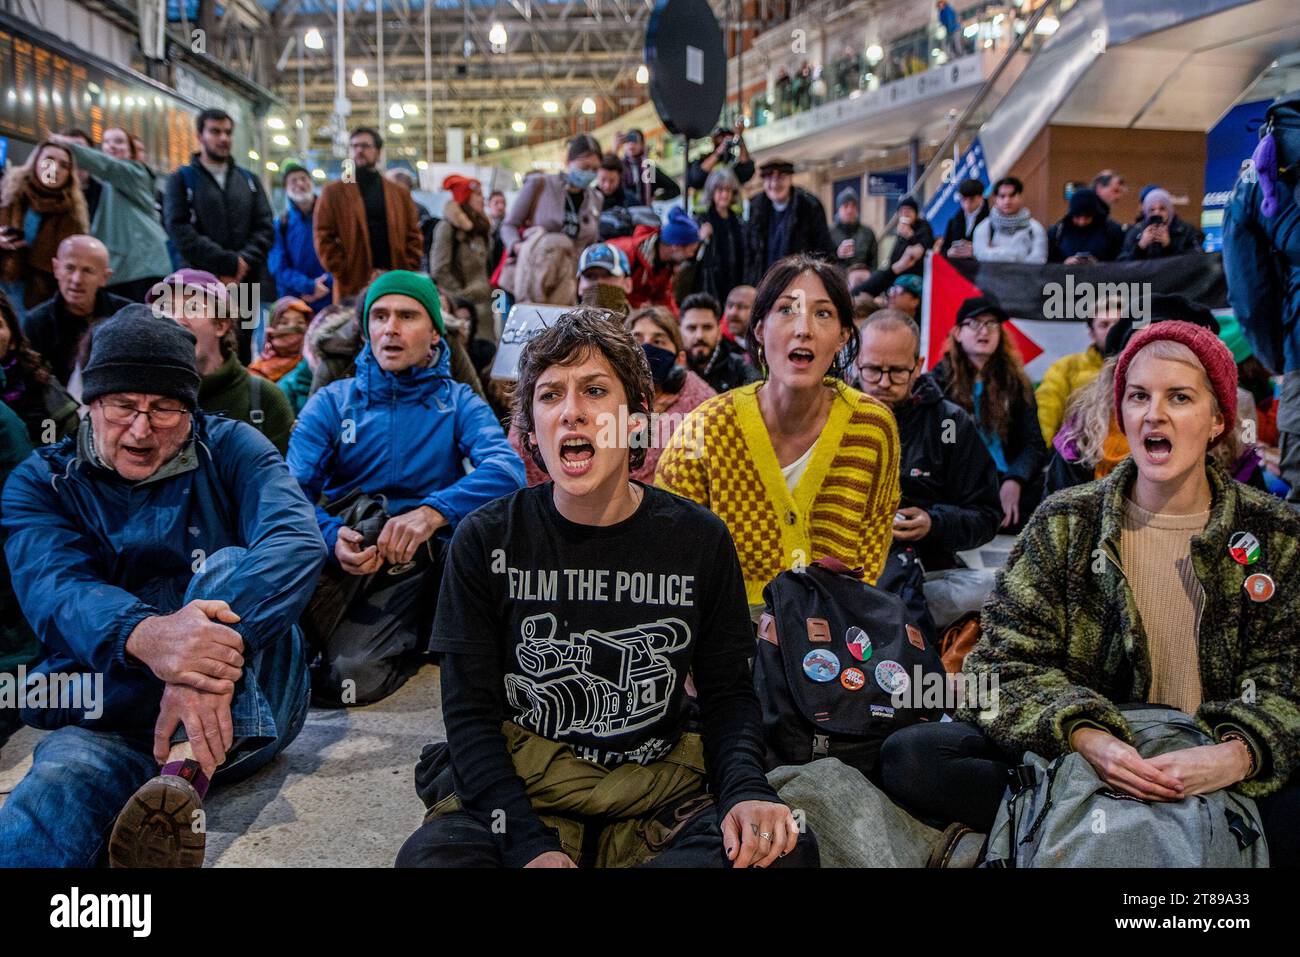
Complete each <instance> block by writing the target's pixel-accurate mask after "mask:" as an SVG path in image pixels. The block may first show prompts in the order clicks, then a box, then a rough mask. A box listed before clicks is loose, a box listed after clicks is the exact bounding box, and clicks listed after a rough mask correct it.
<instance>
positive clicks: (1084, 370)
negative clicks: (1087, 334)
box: [1034, 346, 1102, 452]
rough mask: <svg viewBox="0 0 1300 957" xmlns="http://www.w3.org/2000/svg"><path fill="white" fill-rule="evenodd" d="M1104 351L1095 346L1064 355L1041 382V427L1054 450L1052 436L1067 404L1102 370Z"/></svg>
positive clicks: (1039, 397) (1063, 415) (1057, 429)
mask: <svg viewBox="0 0 1300 957" xmlns="http://www.w3.org/2000/svg"><path fill="white" fill-rule="evenodd" d="M1101 364H1102V358H1101V353H1100V352H1099V351H1098V350H1097V347H1096V346H1088V348H1087V350H1086V351H1084V352H1074V353H1071V354H1070V355H1068V356H1062V357H1061V358H1059V359H1057V360H1056V361H1055V362H1053V363H1052V365H1051V367H1050V368H1049V369H1048V370H1047V374H1046V375H1045V376H1043V381H1042V382H1041V383H1039V385H1038V390H1037V391H1036V392H1035V393H1034V398H1035V399H1037V400H1038V427H1039V428H1040V429H1042V430H1043V441H1044V442H1046V443H1047V445H1048V451H1049V452H1050V451H1051V445H1052V439H1054V438H1056V433H1057V432H1058V431H1060V428H1061V421H1062V420H1063V419H1064V418H1065V403H1066V401H1067V400H1068V399H1069V398H1070V396H1071V394H1072V393H1073V392H1074V390H1075V389H1081V388H1083V387H1084V386H1085V385H1087V384H1088V383H1089V382H1091V381H1092V380H1093V379H1095V378H1097V373H1098V372H1100V371H1101Z"/></svg>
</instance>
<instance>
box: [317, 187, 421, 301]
mask: <svg viewBox="0 0 1300 957" xmlns="http://www.w3.org/2000/svg"><path fill="white" fill-rule="evenodd" d="M383 185H384V213H385V216H386V217H387V219H388V249H389V251H390V254H391V255H392V262H393V268H394V269H415V270H418V269H419V268H420V256H421V254H422V253H423V252H424V237H423V235H422V234H421V233H420V216H419V213H418V212H416V209H415V200H413V199H411V191H410V190H409V189H407V188H406V187H405V186H403V185H402V184H401V183H394V182H392V181H391V180H389V179H387V178H385V179H384V180H383ZM314 234H315V245H316V257H317V258H318V259H319V260H320V262H321V265H322V266H324V267H325V268H326V269H327V270H329V272H330V273H332V274H333V276H334V301H335V302H338V301H339V300H341V299H344V298H346V297H347V296H352V295H355V294H356V293H358V292H360V291H361V290H362V289H364V288H365V287H366V286H367V285H369V284H370V273H371V272H372V271H373V270H374V266H373V265H372V263H371V261H370V230H369V228H368V227H367V225H366V207H365V203H364V202H362V200H361V188H360V187H359V186H357V184H356V183H344V182H342V181H340V182H335V183H330V184H329V185H328V186H326V187H325V188H324V189H323V190H321V194H320V199H318V200H317V201H316V215H315V223H314Z"/></svg>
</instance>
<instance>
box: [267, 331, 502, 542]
mask: <svg viewBox="0 0 1300 957" xmlns="http://www.w3.org/2000/svg"><path fill="white" fill-rule="evenodd" d="M464 459H469V462H470V465H471V466H473V471H472V472H471V473H470V474H468V475H466V474H465V469H464V466H463V464H462V462H463V460H464ZM288 462H289V471H290V472H292V473H293V476H294V478H296V479H297V480H298V482H299V484H300V485H301V486H302V490H303V492H304V493H305V494H306V496H307V498H308V499H310V500H311V501H312V502H319V501H321V498H322V496H324V499H325V501H326V502H331V503H332V502H337V501H338V500H339V499H341V498H343V497H344V496H345V495H348V494H350V493H351V492H353V491H356V490H358V489H360V490H361V491H363V492H365V493H366V494H367V495H371V496H381V495H382V496H383V497H384V499H385V501H386V509H387V511H388V514H389V515H400V514H402V513H403V512H409V511H410V510H411V509H413V508H416V507H418V506H420V505H427V506H429V507H430V508H434V509H437V510H438V511H439V512H440V513H441V514H442V515H443V516H444V517H445V518H446V519H447V522H448V526H449V527H448V528H447V529H443V530H440V532H439V534H440V535H443V534H445V535H447V536H450V534H451V532H453V531H455V528H456V525H457V523H459V522H460V520H461V519H463V518H464V517H465V516H466V515H468V514H469V513H470V512H472V511H474V509H476V508H478V507H479V506H480V505H484V504H486V503H488V502H490V501H492V500H493V499H495V498H500V497H501V496H502V495H506V494H508V493H510V492H513V491H515V490H516V489H519V488H522V487H523V484H524V465H523V463H522V462H521V461H519V456H517V455H516V454H515V451H514V449H512V448H511V447H510V443H509V442H507V441H506V437H505V433H503V432H502V431H501V426H500V424H499V423H498V422H497V421H496V418H495V417H494V416H493V414H492V409H491V408H490V407H489V406H488V404H487V403H486V402H484V401H483V400H482V399H480V398H479V397H478V396H476V395H475V394H474V391H473V390H472V389H471V388H470V387H469V386H467V385H465V384H464V383H460V382H456V381H455V380H454V379H452V377H451V360H450V352H449V351H448V350H447V349H445V348H439V349H438V357H437V359H436V360H435V362H434V364H433V365H431V366H428V367H425V368H415V369H409V370H407V371H406V372H405V373H402V374H400V375H396V374H394V373H391V372H385V371H384V370H383V369H381V368H380V367H379V362H378V360H376V359H375V357H374V354H373V353H371V351H370V345H369V344H368V343H367V344H366V346H365V348H363V349H362V350H361V354H360V355H359V356H357V368H356V375H355V377H353V378H351V379H341V380H339V381H337V382H331V383H330V384H329V385H327V386H325V388H323V389H321V390H320V391H319V392H317V393H316V394H315V395H313V396H312V397H311V398H310V399H309V400H308V401H307V405H306V406H304V407H303V410H302V415H300V416H299V417H298V424H297V426H296V427H295V428H294V430H293V434H292V435H291V436H290V438H289V455H288ZM316 518H317V521H318V522H319V524H320V530H321V534H322V535H323V537H324V539H325V544H326V546H328V548H329V549H330V553H331V555H332V554H333V551H334V543H335V541H336V540H337V538H338V531H339V528H340V527H341V526H342V524H343V523H342V520H341V519H340V518H338V517H337V516H333V515H329V514H328V513H327V512H326V511H325V510H324V509H323V508H321V507H320V506H319V505H318V506H317V507H316Z"/></svg>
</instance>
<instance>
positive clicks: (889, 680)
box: [876, 659, 911, 695]
mask: <svg viewBox="0 0 1300 957" xmlns="http://www.w3.org/2000/svg"><path fill="white" fill-rule="evenodd" d="M876 684H878V685H880V687H881V688H882V689H883V690H884V691H885V692H886V693H888V694H891V695H894V694H907V689H908V687H909V685H910V684H911V682H910V681H909V680H908V677H907V669H906V668H904V667H903V666H902V665H900V664H899V663H898V662H897V661H890V660H889V659H885V660H884V661H882V662H881V663H880V664H878V665H876Z"/></svg>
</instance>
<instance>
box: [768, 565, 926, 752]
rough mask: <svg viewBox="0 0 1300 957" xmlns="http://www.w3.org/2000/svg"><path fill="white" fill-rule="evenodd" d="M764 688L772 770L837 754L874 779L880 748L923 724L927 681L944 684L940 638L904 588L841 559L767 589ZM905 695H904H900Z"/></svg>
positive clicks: (779, 580) (784, 575)
mask: <svg viewBox="0 0 1300 957" xmlns="http://www.w3.org/2000/svg"><path fill="white" fill-rule="evenodd" d="M763 600H764V602H765V604H766V607H765V609H764V612H763V616H762V619H761V620H760V623H759V627H758V637H759V641H758V643H757V644H758V649H757V654H756V656H755V659H754V688H755V691H756V692H757V695H758V700H759V704H760V707H761V709H762V714H763V737H764V742H765V744H766V747H767V760H768V765H769V767H777V766H780V765H787V764H805V763H807V762H809V761H813V760H816V759H818V758H825V757H834V758H838V759H839V760H841V761H843V762H844V763H845V764H848V765H851V766H852V767H855V768H857V769H858V770H859V771H861V772H862V773H863V774H866V775H868V776H870V775H871V774H873V773H874V772H875V770H876V766H877V763H878V760H879V756H880V746H881V744H882V743H883V742H884V740H885V738H887V737H888V736H889V735H890V734H892V733H893V732H894V731H896V730H898V729H899V728H903V727H907V726H908V725H910V724H915V723H916V722H917V721H922V720H930V721H938V720H939V719H940V718H941V716H942V711H941V709H940V708H922V707H912V706H911V705H912V704H913V703H914V701H915V703H916V704H920V703H922V702H921V701H920V698H921V694H922V690H923V689H922V687H921V686H920V685H921V682H922V681H923V680H924V679H925V676H927V675H933V676H935V677H933V678H930V679H929V680H925V685H927V686H928V685H930V684H931V682H933V681H935V680H938V681H944V680H945V678H944V670H943V663H942V662H941V661H940V659H939V653H938V651H937V650H936V649H935V648H934V646H933V644H932V643H931V642H929V641H927V640H926V638H925V636H924V635H923V634H922V631H921V629H920V628H919V627H917V625H916V624H915V623H913V622H912V621H911V620H910V617H909V614H908V611H907V608H906V606H905V605H904V602H903V600H902V599H901V598H899V596H898V595H896V594H892V593H891V592H888V591H885V590H883V589H880V588H877V587H875V586H873V585H868V584H866V583H865V582H863V581H862V580H861V578H860V570H859V571H858V572H855V571H854V570H851V569H849V568H847V567H846V566H845V565H844V564H843V563H841V562H838V561H836V560H834V559H820V560H818V561H816V562H813V563H812V565H810V566H809V567H808V568H807V569H804V570H800V571H793V570H792V571H785V572H782V573H781V574H780V575H778V576H777V577H776V578H774V579H773V580H772V581H771V582H770V583H768V585H767V586H766V587H765V588H764V589H763ZM896 696H897V697H896Z"/></svg>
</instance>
